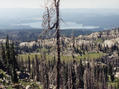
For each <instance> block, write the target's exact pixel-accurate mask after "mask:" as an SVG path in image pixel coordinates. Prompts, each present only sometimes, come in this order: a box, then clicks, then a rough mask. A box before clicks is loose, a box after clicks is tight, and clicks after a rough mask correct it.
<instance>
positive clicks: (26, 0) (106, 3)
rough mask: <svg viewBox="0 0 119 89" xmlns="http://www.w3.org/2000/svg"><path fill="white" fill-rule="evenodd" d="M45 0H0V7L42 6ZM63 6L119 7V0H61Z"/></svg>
mask: <svg viewBox="0 0 119 89" xmlns="http://www.w3.org/2000/svg"><path fill="white" fill-rule="evenodd" d="M43 1H44V0H0V8H42V7H43ZM61 8H119V0H61Z"/></svg>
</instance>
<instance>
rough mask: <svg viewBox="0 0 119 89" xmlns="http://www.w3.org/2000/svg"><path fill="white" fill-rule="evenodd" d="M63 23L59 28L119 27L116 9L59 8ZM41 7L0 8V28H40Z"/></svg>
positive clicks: (118, 15)
mask: <svg viewBox="0 0 119 89" xmlns="http://www.w3.org/2000/svg"><path fill="white" fill-rule="evenodd" d="M60 11H61V18H62V19H63V20H64V23H62V24H61V28H67V29H68V28H70V29H71V28H73V29H74V28H77V29H80V28H90V27H93V28H97V27H98V28H100V29H103V30H104V29H111V28H113V27H119V12H118V11H119V10H118V9H83V8H82V9H61V10H60ZM42 15H43V10H41V9H38V8H37V9H32V8H29V9H27V8H26V9H25V8H19V9H15V8H14V9H13V8H9V9H7V8H1V9H0V29H20V28H22V29H24V28H25V29H26V28H28V29H30V28H41V23H42Z"/></svg>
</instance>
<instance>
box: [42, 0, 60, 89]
mask: <svg viewBox="0 0 119 89" xmlns="http://www.w3.org/2000/svg"><path fill="white" fill-rule="evenodd" d="M46 2H47V5H45V8H46V12H45V13H44V15H43V24H42V26H43V28H44V31H43V34H46V33H47V32H49V31H50V30H53V29H54V30H55V33H56V39H57V44H56V45H57V89H60V76H61V75H60V68H61V60H60V14H59V13H60V11H59V6H60V0H49V1H48V0H47V1H46ZM48 2H49V3H51V4H48Z"/></svg>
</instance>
